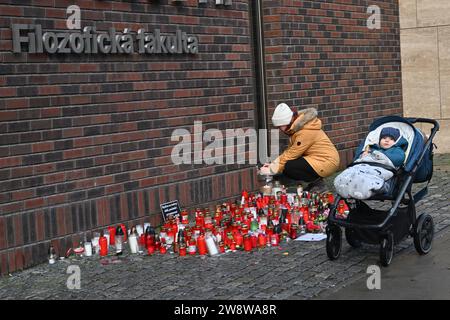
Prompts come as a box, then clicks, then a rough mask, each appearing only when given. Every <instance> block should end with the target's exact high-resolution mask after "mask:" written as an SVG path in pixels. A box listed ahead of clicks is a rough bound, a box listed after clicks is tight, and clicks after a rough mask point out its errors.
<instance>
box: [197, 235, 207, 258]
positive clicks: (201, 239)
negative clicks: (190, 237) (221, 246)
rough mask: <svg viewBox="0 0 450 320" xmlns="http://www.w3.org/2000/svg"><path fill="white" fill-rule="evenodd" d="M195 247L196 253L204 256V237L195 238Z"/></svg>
mask: <svg viewBox="0 0 450 320" xmlns="http://www.w3.org/2000/svg"><path fill="white" fill-rule="evenodd" d="M197 247H198V253H199V254H200V255H201V256H203V255H205V254H206V251H207V249H206V241H205V236H203V235H200V236H199V237H198V238H197Z"/></svg>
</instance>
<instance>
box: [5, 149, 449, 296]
mask: <svg viewBox="0 0 450 320" xmlns="http://www.w3.org/2000/svg"><path fill="white" fill-rule="evenodd" d="M435 166H436V168H435V173H434V177H433V179H432V182H431V184H430V192H429V195H428V197H426V198H425V200H423V201H422V202H421V203H420V204H419V205H418V207H417V212H418V213H421V212H428V213H430V214H431V215H432V216H433V217H434V219H435V224H436V231H437V232H440V231H442V232H450V228H447V229H445V228H446V227H448V226H449V225H450V201H449V200H450V199H449V198H450V195H449V190H450V155H439V156H437V157H436V159H435ZM444 229H445V230H444ZM411 245H412V240H411V239H407V240H406V241H404V242H402V243H401V244H400V245H398V246H396V255H398V254H401V253H402V251H403V250H405V249H407V248H410V247H411ZM113 259H115V258H113V257H110V258H108V259H103V260H100V259H99V258H95V257H91V258H73V259H70V260H65V261H59V262H58V263H56V264H54V265H47V264H45V265H40V266H36V267H33V268H31V269H28V270H25V271H22V272H18V273H15V274H13V275H10V276H8V277H3V278H1V279H0V299H76V300H79V299H136V298H138V299H189V300H191V299H192V300H196V299H202V300H203V299H242V300H247V299H248V300H252V299H253V300H264V299H275V300H277V299H310V298H314V297H316V296H317V295H318V294H319V293H322V294H323V293H324V292H325V291H326V290H332V291H334V290H336V288H338V287H339V286H343V285H345V284H346V283H348V282H349V281H351V279H352V278H353V277H357V276H358V275H359V276H361V274H362V273H365V272H366V269H367V266H368V265H371V264H378V246H369V245H364V246H363V247H362V248H360V249H351V248H350V247H349V246H348V244H346V243H345V241H344V246H343V252H342V255H341V257H340V258H339V259H338V260H337V261H329V260H328V258H327V255H326V253H325V242H324V241H321V242H314V243H305V242H298V241H290V242H289V243H282V245H281V247H280V248H273V247H272V248H266V249H264V250H261V251H252V252H250V253H247V252H235V253H227V254H224V255H222V256H219V257H200V256H195V257H178V256H176V255H170V254H167V255H160V254H157V255H154V256H151V257H146V256H124V257H123V258H121V259H120V260H113ZM394 259H395V256H394ZM69 265H78V266H79V267H80V270H81V289H79V290H76V289H75V290H69V289H68V288H67V280H68V277H69V276H70V275H69V274H67V273H66V271H67V268H68V266H69Z"/></svg>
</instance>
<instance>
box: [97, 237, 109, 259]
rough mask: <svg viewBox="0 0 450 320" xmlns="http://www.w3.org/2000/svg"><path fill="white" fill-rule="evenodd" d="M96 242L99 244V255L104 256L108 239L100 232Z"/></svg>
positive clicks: (106, 251) (106, 252)
mask: <svg viewBox="0 0 450 320" xmlns="http://www.w3.org/2000/svg"><path fill="white" fill-rule="evenodd" d="M98 242H99V246H100V256H101V257H104V256H106V255H107V254H108V240H107V239H106V237H105V236H103V234H101V235H100V238H99V241H98Z"/></svg>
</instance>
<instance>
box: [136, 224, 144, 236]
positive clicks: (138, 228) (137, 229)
mask: <svg viewBox="0 0 450 320" xmlns="http://www.w3.org/2000/svg"><path fill="white" fill-rule="evenodd" d="M136 232H137V234H138V236H139V237H140V236H141V235H142V234H143V233H144V228H143V227H142V225H140V224H138V225H137V226H136Z"/></svg>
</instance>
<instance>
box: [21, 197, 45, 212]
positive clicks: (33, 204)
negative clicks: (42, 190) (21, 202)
mask: <svg viewBox="0 0 450 320" xmlns="http://www.w3.org/2000/svg"><path fill="white" fill-rule="evenodd" d="M44 204H45V202H44V198H37V199H33V200H27V201H25V209H34V208H39V207H42V206H43V205H44Z"/></svg>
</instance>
